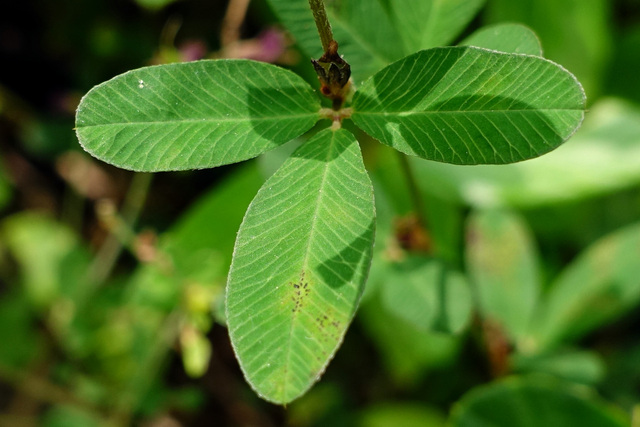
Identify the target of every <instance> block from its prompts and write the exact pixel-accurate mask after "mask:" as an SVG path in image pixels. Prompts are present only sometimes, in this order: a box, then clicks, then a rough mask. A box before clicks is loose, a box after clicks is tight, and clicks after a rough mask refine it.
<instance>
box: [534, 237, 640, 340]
mask: <svg viewBox="0 0 640 427" xmlns="http://www.w3.org/2000/svg"><path fill="white" fill-rule="evenodd" d="M638 259H640V225H638V224H635V225H631V226H628V227H626V228H623V229H621V230H619V231H617V232H615V233H613V234H611V235H608V236H606V237H604V238H602V239H601V240H599V241H597V242H596V243H594V244H593V245H592V246H591V247H589V248H588V249H587V250H585V251H584V252H583V253H582V254H581V255H580V256H579V257H578V258H577V259H576V260H575V261H574V262H573V263H572V264H570V265H569V266H568V267H567V268H566V269H565V270H564V271H563V272H562V274H561V275H560V277H558V279H557V280H556V281H555V283H553V284H552V286H551V288H550V291H549V294H548V297H547V299H546V301H545V303H544V305H543V306H542V308H541V310H540V312H539V313H537V316H536V320H535V322H534V324H535V325H536V328H535V332H534V334H533V338H534V341H535V345H536V348H538V349H546V348H549V347H551V346H554V345H557V344H558V343H559V342H560V341H561V340H563V339H576V338H578V337H580V336H582V335H584V334H585V333H587V332H589V331H592V330H593V329H595V328H597V327H599V326H602V325H603V324H606V323H607V322H610V321H612V320H613V319H615V318H618V317H620V316H621V315H622V314H624V313H626V312H627V311H628V310H629V309H631V308H633V307H635V306H636V305H637V304H638V302H639V301H640V263H638Z"/></svg>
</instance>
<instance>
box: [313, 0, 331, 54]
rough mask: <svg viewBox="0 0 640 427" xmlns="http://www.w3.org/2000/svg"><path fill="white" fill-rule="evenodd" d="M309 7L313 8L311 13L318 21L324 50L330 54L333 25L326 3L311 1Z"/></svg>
mask: <svg viewBox="0 0 640 427" xmlns="http://www.w3.org/2000/svg"><path fill="white" fill-rule="evenodd" d="M309 6H310V7H311V12H313V19H314V20H315V21H316V27H318V34H319V35H320V42H321V43H322V49H323V50H324V51H325V52H328V51H329V46H330V44H331V42H332V41H333V31H331V24H329V19H328V18H327V11H326V9H325V7H324V1H323V0H309Z"/></svg>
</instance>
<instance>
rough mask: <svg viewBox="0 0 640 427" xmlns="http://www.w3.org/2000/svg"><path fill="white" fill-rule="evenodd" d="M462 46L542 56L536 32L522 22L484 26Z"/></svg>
mask: <svg viewBox="0 0 640 427" xmlns="http://www.w3.org/2000/svg"><path fill="white" fill-rule="evenodd" d="M460 46H476V47H483V48H485V49H493V50H497V51H500V52H506V53H524V54H527V55H535V56H542V46H541V45H540V40H539V39H538V36H536V33H534V32H533V31H532V30H531V29H529V28H527V27H525V26H524V25H521V24H496V25H490V26H487V27H482V28H480V29H479V30H477V31H476V32H474V33H473V34H471V35H470V36H469V37H467V38H466V39H464V40H463V41H462V42H460Z"/></svg>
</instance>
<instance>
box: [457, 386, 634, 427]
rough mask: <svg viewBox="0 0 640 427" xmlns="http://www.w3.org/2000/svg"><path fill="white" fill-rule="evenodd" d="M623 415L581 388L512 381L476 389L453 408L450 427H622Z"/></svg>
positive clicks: (624, 424)
mask: <svg viewBox="0 0 640 427" xmlns="http://www.w3.org/2000/svg"><path fill="white" fill-rule="evenodd" d="M625 418H626V417H625V416H624V414H622V413H621V411H620V412H617V411H614V410H613V409H610V408H609V407H608V406H606V405H605V404H604V403H603V402H600V401H599V400H596V399H594V398H593V397H592V396H590V395H589V394H587V393H585V392H584V389H582V388H577V387H574V386H570V385H567V384H564V383H562V382H558V381H553V380H551V379H543V378H540V379H534V378H512V379H508V380H505V381H501V382H499V383H494V384H491V385H489V386H484V387H478V388H475V389H473V390H472V391H471V392H470V393H468V394H467V395H465V396H464V397H463V398H462V400H460V401H459V402H458V404H457V405H456V406H455V407H454V410H453V413H452V417H451V426H452V427H481V426H492V427H521V426H522V427H529V426H546V427H567V426H581V427H623V426H628V425H629V420H628V419H625Z"/></svg>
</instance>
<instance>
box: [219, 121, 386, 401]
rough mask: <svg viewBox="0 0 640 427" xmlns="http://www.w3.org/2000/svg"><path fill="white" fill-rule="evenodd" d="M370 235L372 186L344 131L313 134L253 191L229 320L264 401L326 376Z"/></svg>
mask: <svg viewBox="0 0 640 427" xmlns="http://www.w3.org/2000/svg"><path fill="white" fill-rule="evenodd" d="M373 234H374V205H373V189H372V186H371V182H370V181H369V178H368V176H367V174H366V171H365V170H364V165H363V163H362V158H361V154H360V149H359V146H358V143H357V141H356V140H355V138H354V137H353V135H352V134H351V133H349V132H347V131H345V130H338V131H332V130H329V129H325V130H323V131H321V132H319V133H318V134H317V135H316V136H314V137H313V138H311V139H310V140H309V141H307V142H306V143H305V144H303V145H302V146H301V147H300V148H299V149H298V150H296V151H295V152H294V153H293V155H292V157H291V158H290V159H288V160H287V161H286V162H285V163H284V165H283V166H282V167H281V168H280V169H279V170H278V171H277V172H276V173H275V174H274V175H273V176H272V177H271V178H270V179H269V180H268V181H267V182H266V183H265V184H264V186H263V187H262V188H261V189H260V191H259V192H258V195H257V196H256V198H255V199H254V201H253V202H252V203H251V205H250V207H249V209H248V211H247V214H246V216H245V219H244V221H243V223H242V226H241V227H240V231H239V232H238V239H237V241H236V247H235V251H234V257H233V263H232V266H231V272H230V274H229V281H228V284H227V322H228V325H229V334H230V336H231V341H232V343H233V346H234V348H235V351H236V356H237V357H238V360H239V361H240V365H241V367H242V369H243V372H244V374H245V376H246V378H247V381H248V382H249V383H250V384H251V385H252V386H253V388H254V389H255V390H256V391H257V392H258V393H259V394H260V395H261V396H263V397H264V398H265V399H267V400H270V401H272V402H277V403H286V402H290V401H291V400H293V399H295V398H296V397H298V396H300V395H301V394H302V393H304V392H305V391H306V390H307V389H308V388H309V387H311V385H312V384H313V383H314V382H315V381H317V379H318V378H319V377H320V375H321V373H322V372H323V371H324V369H325V367H326V365H327V363H328V361H329V360H330V359H331V357H332V356H333V354H334V353H335V351H336V350H337V348H338V346H339V344H340V342H341V341H342V337H343V335H344V333H345V331H346V329H347V327H348V325H349V323H350V321H351V318H352V317H353V315H354V313H355V310H356V307H357V304H358V301H359V299H360V295H361V294H362V290H363V285H364V281H365V278H366V276H367V272H368V270H369V264H370V261H371V250H372V245H373Z"/></svg>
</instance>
